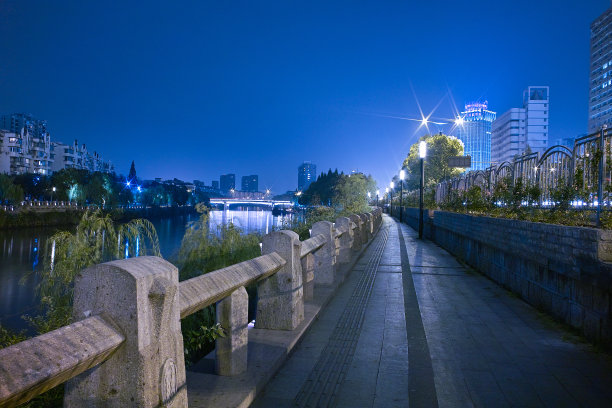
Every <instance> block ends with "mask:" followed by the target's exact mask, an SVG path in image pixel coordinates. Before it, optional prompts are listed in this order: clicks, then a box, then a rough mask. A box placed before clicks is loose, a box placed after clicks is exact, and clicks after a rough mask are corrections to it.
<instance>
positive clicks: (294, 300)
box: [255, 230, 304, 330]
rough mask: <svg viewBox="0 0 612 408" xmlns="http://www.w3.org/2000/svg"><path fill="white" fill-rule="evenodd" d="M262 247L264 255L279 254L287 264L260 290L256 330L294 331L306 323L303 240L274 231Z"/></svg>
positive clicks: (265, 237)
mask: <svg viewBox="0 0 612 408" xmlns="http://www.w3.org/2000/svg"><path fill="white" fill-rule="evenodd" d="M262 244H263V245H262V254H263V255H266V254H270V253H272V252H276V253H277V254H279V255H280V256H281V257H283V258H284V259H285V261H287V263H286V264H285V266H283V267H282V268H281V269H280V270H279V271H278V272H276V273H275V274H274V275H272V276H270V277H269V278H267V279H264V280H263V281H261V282H260V283H259V285H258V286H257V296H258V300H257V315H256V317H255V327H257V328H258V329H275V330H293V329H295V328H296V327H297V326H298V325H299V324H300V323H301V322H302V320H304V295H303V288H302V266H301V263H300V248H301V243H300V237H299V236H298V234H296V233H295V232H293V231H286V230H283V231H273V232H271V233H269V234H267V235H265V236H264V237H263V243H262Z"/></svg>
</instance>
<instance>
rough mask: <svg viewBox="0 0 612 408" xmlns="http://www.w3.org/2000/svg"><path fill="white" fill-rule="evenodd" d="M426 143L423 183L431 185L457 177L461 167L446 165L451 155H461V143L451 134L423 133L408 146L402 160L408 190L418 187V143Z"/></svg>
mask: <svg viewBox="0 0 612 408" xmlns="http://www.w3.org/2000/svg"><path fill="white" fill-rule="evenodd" d="M421 141H425V142H426V143H427V158H426V159H425V185H426V186H432V185H435V184H437V183H439V182H441V181H442V180H445V179H450V178H453V177H458V176H459V175H460V174H461V172H462V171H463V170H462V169H457V168H453V167H449V166H448V159H449V158H450V157H453V156H461V155H463V143H461V141H460V140H459V139H457V138H455V137H453V136H447V135H444V134H442V133H440V134H437V135H433V136H432V135H425V136H423V137H421V138H420V139H419V141H418V142H416V143H415V144H413V145H412V146H410V153H408V156H407V157H406V159H405V160H404V164H403V168H405V169H406V173H407V180H406V187H407V189H408V190H415V189H417V188H419V185H420V182H421V181H420V177H421V167H420V166H421V163H420V158H419V143H420V142H421Z"/></svg>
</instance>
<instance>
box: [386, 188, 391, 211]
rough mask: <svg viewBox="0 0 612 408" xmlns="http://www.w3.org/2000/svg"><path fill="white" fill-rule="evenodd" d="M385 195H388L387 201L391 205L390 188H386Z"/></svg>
mask: <svg viewBox="0 0 612 408" xmlns="http://www.w3.org/2000/svg"><path fill="white" fill-rule="evenodd" d="M385 194H387V200H388V201H389V205H391V200H389V187H385ZM389 211H391V210H389Z"/></svg>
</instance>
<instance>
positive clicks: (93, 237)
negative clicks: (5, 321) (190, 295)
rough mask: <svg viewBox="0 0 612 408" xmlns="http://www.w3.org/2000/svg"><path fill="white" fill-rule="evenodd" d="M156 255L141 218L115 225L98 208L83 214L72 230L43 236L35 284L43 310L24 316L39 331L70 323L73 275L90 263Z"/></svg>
mask: <svg viewBox="0 0 612 408" xmlns="http://www.w3.org/2000/svg"><path fill="white" fill-rule="evenodd" d="M147 254H151V255H156V256H160V250H159V240H158V237H157V232H156V231H155V227H154V226H153V224H152V223H151V222H150V221H148V220H145V219H136V220H132V221H130V222H128V223H126V224H119V225H116V224H115V223H114V222H113V220H112V219H111V218H110V216H109V215H108V214H107V215H104V214H102V212H101V211H100V210H96V211H87V212H85V214H83V217H82V218H81V221H80V223H79V225H78V226H77V227H76V230H75V232H74V233H72V232H68V231H60V232H57V233H55V234H54V235H52V236H51V237H50V238H49V239H48V240H47V247H46V254H45V262H44V267H43V268H42V270H41V272H40V283H39V284H38V286H37V290H38V292H39V295H40V298H41V303H42V307H43V314H42V315H39V316H36V317H30V316H26V320H28V321H29V322H30V323H31V324H32V325H33V326H34V327H35V328H36V330H37V331H38V332H39V333H46V332H48V331H50V330H54V329H56V328H59V327H61V326H65V325H67V324H70V322H71V317H72V300H73V289H74V278H75V277H76V275H77V274H78V273H79V272H81V271H82V270H83V269H85V268H88V267H90V266H93V265H96V264H99V263H102V262H107V261H111V260H114V259H120V258H126V257H128V256H138V255H147Z"/></svg>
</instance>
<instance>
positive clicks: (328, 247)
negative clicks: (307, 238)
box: [310, 221, 336, 285]
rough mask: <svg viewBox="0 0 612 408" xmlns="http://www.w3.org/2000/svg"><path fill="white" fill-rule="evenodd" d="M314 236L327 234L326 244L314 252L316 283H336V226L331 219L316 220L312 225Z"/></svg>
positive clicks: (312, 234)
mask: <svg viewBox="0 0 612 408" xmlns="http://www.w3.org/2000/svg"><path fill="white" fill-rule="evenodd" d="M310 235H311V236H313V237H316V236H317V235H323V236H325V241H326V242H325V245H323V246H322V247H321V248H319V249H318V250H317V251H315V253H314V264H315V271H314V275H315V283H317V284H320V285H331V284H332V283H334V275H335V272H336V244H335V237H334V235H335V233H334V227H333V225H332V223H331V222H329V221H319V222H315V223H314V224H313V226H312V233H311V234H310Z"/></svg>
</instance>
